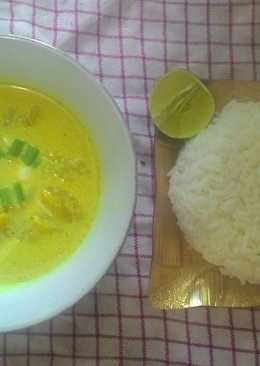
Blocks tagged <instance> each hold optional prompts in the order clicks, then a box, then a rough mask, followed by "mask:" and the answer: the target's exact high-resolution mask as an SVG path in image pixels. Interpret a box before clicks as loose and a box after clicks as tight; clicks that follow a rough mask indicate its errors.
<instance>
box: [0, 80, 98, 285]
mask: <svg viewBox="0 0 260 366" xmlns="http://www.w3.org/2000/svg"><path fill="white" fill-rule="evenodd" d="M99 195H100V169H99V164H98V159H97V151H96V148H95V145H94V143H93V141H92V139H91V137H90V136H89V133H88V130H87V128H86V127H85V126H84V125H83V124H82V123H81V122H80V121H79V120H78V119H77V118H76V116H75V115H73V113H71V112H70V111H69V110H67V109H66V108H64V106H62V105H61V104H59V103H58V102H56V101H55V100H53V99H52V98H50V97H48V96H45V95H43V94H41V93H39V92H36V91H34V90H31V89H26V88H22V87H17V86H14V85H0V286H6V285H8V286H9V285H14V284H16V283H20V282H24V281H28V280H32V279H34V278H36V277H38V276H40V275H42V274H44V273H47V272H48V271H50V270H51V269H53V268H55V267H56V266H58V265H59V264H61V263H62V262H63V261H64V260H65V259H66V258H68V257H69V256H70V255H71V254H72V253H73V252H74V251H75V250H76V249H77V248H78V247H79V245H80V244H81V242H82V239H83V238H84V237H85V236H86V234H87V232H88V230H89V229H90V227H91V224H92V223H93V221H94V219H95V216H96V212H97V205H98V200H99Z"/></svg>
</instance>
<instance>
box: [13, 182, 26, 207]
mask: <svg viewBox="0 0 260 366" xmlns="http://www.w3.org/2000/svg"><path fill="white" fill-rule="evenodd" d="M14 192H15V196H16V201H17V203H22V202H23V201H24V200H25V195H24V191H23V186H22V185H21V183H19V182H17V183H15V184H14Z"/></svg>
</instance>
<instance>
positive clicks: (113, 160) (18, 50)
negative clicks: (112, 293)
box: [0, 36, 136, 331]
mask: <svg viewBox="0 0 260 366" xmlns="http://www.w3.org/2000/svg"><path fill="white" fill-rule="evenodd" d="M0 49H1V63H0V80H3V81H7V82H12V83H16V84H19V85H23V86H26V87H29V88H34V89H38V90H40V91H41V92H43V93H47V94H48V95H50V96H53V97H55V98H56V99H57V100H59V101H61V102H62V103H63V104H64V105H66V106H67V107H69V108H70V109H71V110H72V111H73V112H75V113H76V114H77V115H78V116H79V117H80V118H81V119H82V121H86V124H87V127H88V129H89V131H90V134H91V135H92V137H93V139H94V141H95V143H96V145H97V148H98V152H99V154H100V162H101V175H102V183H101V185H102V192H101V198H100V204H99V209H98V213H97V217H96V220H95V222H94V224H93V225H92V228H91V230H90V232H88V234H87V236H86V238H85V240H84V241H83V243H82V244H81V246H80V247H79V249H78V250H77V251H76V252H75V253H74V254H73V255H72V256H71V257H70V258H69V259H68V260H67V261H65V262H64V263H63V264H62V265H61V266H59V267H57V268H56V269H54V270H53V271H52V272H50V273H48V274H46V275H44V276H42V277H41V278H39V279H37V280H35V281H32V282H28V283H25V284H21V285H19V286H15V287H13V288H11V289H10V290H8V291H3V292H1V293H0V314H4V316H2V317H0V330H1V331H3V330H13V329H18V328H21V327H26V326H29V325H32V324H35V323H38V322H40V321H43V320H45V319H48V318H50V317H52V316H54V315H56V314H58V313H59V312H61V311H63V310H65V309H66V308H68V307H69V306H71V305H73V304H74V303H75V302H76V301H78V300H79V299H80V298H81V297H82V296H83V295H84V294H86V293H87V292H88V291H90V290H91V288H92V287H94V286H95V284H96V283H97V281H98V280H99V279H100V278H101V277H102V276H103V275H104V273H105V272H106V270H107V269H108V268H109V266H110V265H111V263H112V261H113V259H114V258H115V256H116V255H117V253H118V251H119V249H120V247H121V245H122V243H123V241H124V238H125V236H126V233H127V230H128V227H129V225H130V221H131V217H132V214H133V209H134V204H135V185H136V179H135V157H134V152H133V147H132V143H131V138H130V136H129V133H128V131H127V128H126V127H125V123H124V121H123V119H122V117H121V114H120V112H119V110H118V108H117V107H116V106H115V104H114V102H113V101H112V99H111V98H110V97H109V95H108V94H107V93H106V91H105V90H104V88H103V87H102V86H101V85H99V83H98V82H97V81H96V80H95V78H94V77H93V76H92V75H90V74H89V73H88V72H87V71H86V70H85V69H83V68H82V67H81V66H80V65H79V64H78V63H76V62H75V61H74V60H73V59H71V58H70V57H68V56H66V55H65V54H64V53H63V52H61V51H59V50H57V49H55V48H52V47H50V46H47V45H45V44H42V43H40V42H36V41H32V40H29V39H25V38H20V37H9V36H6V37H5V36H3V37H0ZM75 143H77V142H76V141H75Z"/></svg>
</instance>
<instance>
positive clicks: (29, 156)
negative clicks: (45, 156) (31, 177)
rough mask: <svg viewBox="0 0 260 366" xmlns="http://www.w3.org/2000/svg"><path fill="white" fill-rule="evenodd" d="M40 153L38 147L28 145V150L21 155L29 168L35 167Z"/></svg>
mask: <svg viewBox="0 0 260 366" xmlns="http://www.w3.org/2000/svg"><path fill="white" fill-rule="evenodd" d="M39 153H40V150H39V149H38V148H37V147H34V146H31V145H26V148H25V150H24V151H23V153H22V155H21V160H22V161H23V162H24V164H26V165H28V166H30V165H33V163H34V162H35V160H36V159H37V157H38V155H39Z"/></svg>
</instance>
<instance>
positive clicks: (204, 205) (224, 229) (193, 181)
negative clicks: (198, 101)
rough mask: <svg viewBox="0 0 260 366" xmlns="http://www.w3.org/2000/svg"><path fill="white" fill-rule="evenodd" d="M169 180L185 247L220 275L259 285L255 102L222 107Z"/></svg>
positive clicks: (259, 152)
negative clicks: (200, 255)
mask: <svg viewBox="0 0 260 366" xmlns="http://www.w3.org/2000/svg"><path fill="white" fill-rule="evenodd" d="M169 176H170V187H169V198H170V200H171V202H172V205H173V209H174V211H175V214H176V216H177V220H178V225H179V226H180V228H181V230H182V231H183V233H184V235H185V238H186V240H187V242H188V243H190V245H191V246H192V247H193V248H194V249H196V250H197V251H199V252H200V253H201V254H202V255H203V257H204V258H205V259H206V260H208V261H209V262H211V263H213V264H215V265H217V266H219V267H220V269H221V271H222V272H223V273H225V274H227V275H229V276H231V277H237V278H239V279H240V280H241V282H242V283H244V282H246V281H248V282H250V283H260V103H254V102H247V103H242V102H237V101H231V102H230V103H229V104H227V105H226V107H225V108H224V110H223V111H222V113H220V114H219V115H218V116H217V117H216V118H215V119H214V121H213V123H212V124H210V125H209V127H208V128H207V129H206V130H204V131H203V132H201V133H200V134H199V135H198V136H196V137H195V138H193V139H192V140H190V141H189V142H187V143H186V144H185V146H184V148H183V149H182V151H181V152H180V154H179V157H178V159H177V162H176V165H175V166H174V167H173V169H172V170H171V171H170V173H169Z"/></svg>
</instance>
